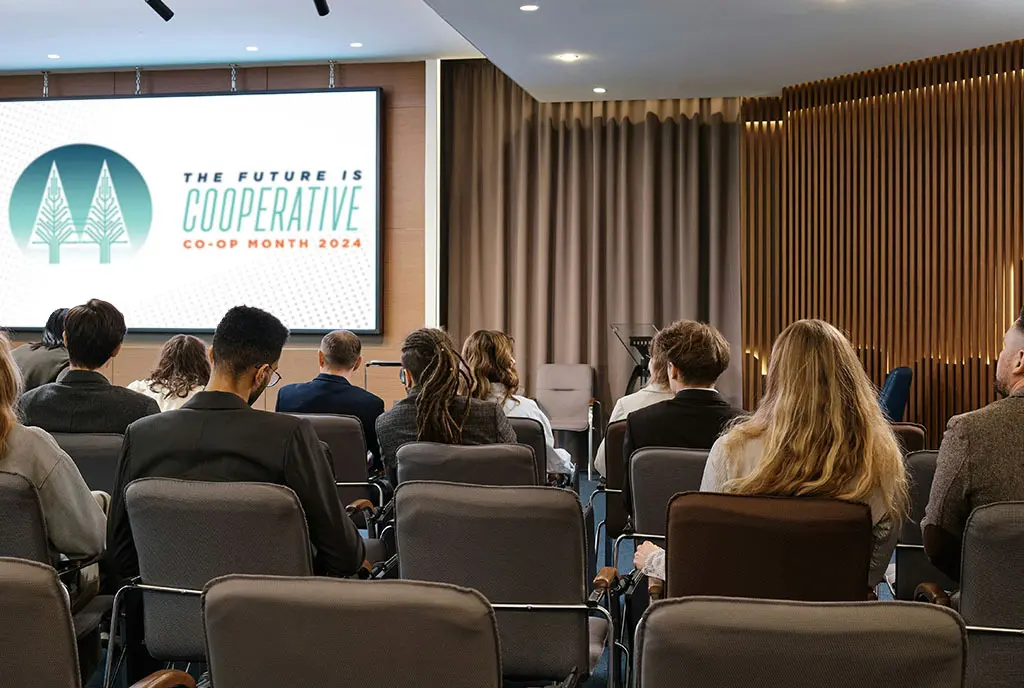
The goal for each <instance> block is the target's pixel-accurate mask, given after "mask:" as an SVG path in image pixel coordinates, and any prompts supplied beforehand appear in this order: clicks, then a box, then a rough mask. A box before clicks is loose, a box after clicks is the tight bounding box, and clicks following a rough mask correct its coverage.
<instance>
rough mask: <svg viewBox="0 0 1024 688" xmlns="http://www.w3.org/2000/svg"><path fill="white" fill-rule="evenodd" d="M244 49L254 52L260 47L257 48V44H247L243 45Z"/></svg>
mask: <svg viewBox="0 0 1024 688" xmlns="http://www.w3.org/2000/svg"><path fill="white" fill-rule="evenodd" d="M245 49H246V50H247V51H249V52H250V53H254V52H256V51H257V50H259V49H260V48H259V46H257V45H247V46H245Z"/></svg>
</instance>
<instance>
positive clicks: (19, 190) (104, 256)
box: [10, 144, 153, 265]
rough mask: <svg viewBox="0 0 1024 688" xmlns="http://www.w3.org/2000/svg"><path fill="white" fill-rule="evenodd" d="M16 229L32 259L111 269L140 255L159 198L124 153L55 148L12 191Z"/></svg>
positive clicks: (88, 147) (90, 147)
mask: <svg viewBox="0 0 1024 688" xmlns="http://www.w3.org/2000/svg"><path fill="white" fill-rule="evenodd" d="M10 219H11V232H12V233H13V234H14V239H15V241H16V242H17V244H18V246H19V247H20V248H21V249H22V251H24V252H25V253H26V254H27V255H30V256H33V257H36V258H38V259H39V260H46V261H47V262H49V264H50V265H57V264H60V263H61V262H72V261H74V262H98V263H99V264H100V265H107V264H109V263H110V262H111V261H112V260H116V259H117V258H118V257H121V256H128V255H131V254H133V253H135V252H136V251H137V250H139V249H140V248H141V247H142V245H143V244H144V243H145V241H146V237H147V236H148V235H149V229H150V225H151V224H152V220H153V201H152V199H151V198H150V195H149V188H148V187H147V186H146V182H145V180H144V179H143V178H142V175H141V174H140V173H139V171H138V169H136V168H135V166H134V165H132V164H131V163H130V162H128V160H127V159H125V158H124V157H123V156H121V155H120V154H118V153H116V152H114V151H112V150H110V149H109V148H103V147H101V146H93V145H88V144H75V145H71V146H62V147H60V148H55V149H53V150H51V151H50V152H49V153H46V154H44V155H42V156H40V157H39V158H36V160H34V161H33V162H32V164H31V165H29V166H28V167H27V168H26V169H25V171H24V172H22V174H21V177H20V178H19V179H18V182H17V184H15V185H14V191H13V193H12V194H11V207H10Z"/></svg>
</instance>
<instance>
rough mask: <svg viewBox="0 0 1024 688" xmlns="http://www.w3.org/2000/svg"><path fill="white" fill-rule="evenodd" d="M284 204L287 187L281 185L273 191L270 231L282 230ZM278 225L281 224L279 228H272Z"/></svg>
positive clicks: (286, 202)
mask: <svg viewBox="0 0 1024 688" xmlns="http://www.w3.org/2000/svg"><path fill="white" fill-rule="evenodd" d="M275 174H276V173H275ZM286 205H288V189H286V188H284V187H283V186H279V187H277V189H276V190H275V191H274V210H273V213H272V215H271V216H270V231H271V232H276V231H279V232H283V231H284V209H285V206H286ZM278 225H280V226H281V229H274V228H275V227H277V226H278Z"/></svg>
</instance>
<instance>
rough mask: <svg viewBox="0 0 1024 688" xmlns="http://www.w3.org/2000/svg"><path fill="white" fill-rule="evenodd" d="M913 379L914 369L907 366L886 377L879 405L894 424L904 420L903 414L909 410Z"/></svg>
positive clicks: (893, 371)
mask: <svg viewBox="0 0 1024 688" xmlns="http://www.w3.org/2000/svg"><path fill="white" fill-rule="evenodd" d="M913 379H914V371H913V369H912V368H908V367H906V366H900V367H899V368H894V369H893V370H892V371H890V373H889V374H888V375H887V376H886V377H885V383H884V384H883V385H882V391H881V393H880V394H879V395H878V403H879V404H880V405H881V406H882V413H884V414H885V416H886V418H888V419H889V420H890V421H892V422H894V423H898V422H900V421H901V420H903V413H904V412H905V411H906V410H907V400H908V399H910V383H911V382H912V381H913Z"/></svg>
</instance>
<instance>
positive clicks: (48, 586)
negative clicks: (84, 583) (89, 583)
mask: <svg viewBox="0 0 1024 688" xmlns="http://www.w3.org/2000/svg"><path fill="white" fill-rule="evenodd" d="M0 648H3V651H2V652H0V683H2V684H3V685H4V686H45V687H46V688H80V686H81V685H82V679H81V677H80V676H79V674H78V649H77V646H76V642H75V628H74V625H73V623H72V621H71V609H70V607H69V604H68V596H67V591H66V590H65V589H64V587H63V586H62V585H61V583H60V581H59V580H58V579H57V572H56V571H54V570H53V569H52V568H51V567H49V566H47V565H45V564H40V563H37V562H33V561H26V560H24V559H15V558H10V557H4V558H0Z"/></svg>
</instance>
